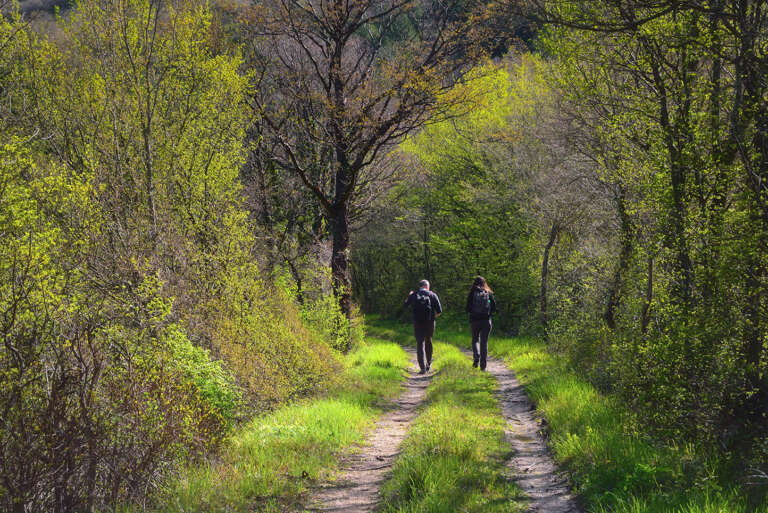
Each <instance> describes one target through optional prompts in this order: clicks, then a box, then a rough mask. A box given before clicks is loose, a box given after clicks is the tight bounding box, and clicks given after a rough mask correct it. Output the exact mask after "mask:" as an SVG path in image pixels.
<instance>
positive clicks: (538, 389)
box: [369, 318, 768, 513]
mask: <svg viewBox="0 0 768 513" xmlns="http://www.w3.org/2000/svg"><path fill="white" fill-rule="evenodd" d="M369 322H370V331H372V332H374V333H377V334H386V335H387V336H388V337H390V336H391V337H392V338H394V339H398V338H399V339H405V338H408V336H409V335H410V328H409V326H408V325H405V324H400V323H395V322H391V321H383V320H381V319H377V318H373V319H371V320H370V321H369ZM462 328H464V327H463V326H461V325H460V324H458V323H456V322H455V321H452V322H448V323H442V324H441V323H440V322H438V327H437V331H436V338H437V339H439V340H441V341H447V342H450V343H452V344H455V345H459V346H462V347H467V348H468V347H469V333H468V328H464V329H463V330H462ZM395 333H396V335H393V334H395ZM489 351H490V353H491V354H492V355H494V356H497V357H500V358H503V359H504V361H505V362H506V363H507V364H508V365H509V366H510V367H511V368H512V369H513V370H515V372H516V373H517V376H518V379H519V380H520V381H521V382H522V383H523V384H524V385H525V386H526V389H527V391H528V394H529V396H530V397H531V399H532V400H533V401H534V402H535V404H536V407H537V409H538V411H539V412H540V413H541V414H542V415H543V416H544V417H545V418H546V420H547V425H548V431H549V437H550V439H549V443H550V447H551V448H552V449H553V453H554V457H555V459H556V460H557V461H558V462H559V463H560V464H561V465H562V466H563V468H565V469H566V470H567V471H568V472H569V474H570V476H571V479H572V482H573V484H574V486H575V491H576V492H577V493H578V494H579V495H580V497H581V499H582V501H583V503H584V505H585V507H586V511H588V512H593V513H608V512H611V513H747V512H756V513H765V512H768V507H766V506H765V505H763V506H761V507H751V508H750V507H748V505H747V500H746V498H745V497H744V494H741V493H740V491H739V489H738V487H737V485H736V483H734V479H733V477H734V476H728V475H727V472H728V471H727V470H726V468H725V466H724V465H723V464H722V463H721V462H720V461H718V458H717V457H716V456H715V455H712V454H711V453H709V452H708V451H705V450H704V449H702V448H698V447H695V446H693V445H691V444H686V443H684V442H682V441H681V442H680V443H679V444H677V445H669V444H662V443H659V442H658V441H654V440H651V439H649V438H648V437H646V436H645V435H644V433H642V432H639V431H638V429H637V428H636V427H633V426H634V423H633V422H631V419H630V417H629V415H628V412H627V411H626V410H625V409H623V408H622V405H621V403H619V402H618V401H617V400H616V398H614V397H611V396H606V395H604V394H601V393H599V392H598V391H597V390H596V389H595V388H594V387H592V386H591V385H590V384H588V383H587V382H586V381H585V380H583V379H581V378H580V377H579V376H578V375H576V374H575V373H574V372H573V371H571V370H570V369H569V368H568V366H567V365H566V364H565V361H564V359H563V358H561V357H559V356H558V355H556V354H553V353H552V352H550V351H549V349H548V347H547V346H546V345H545V344H544V343H542V342H541V341H539V340H536V339H526V338H508V337H498V336H495V334H493V333H492V334H491V340H490V342H489ZM736 477H738V476H736ZM402 511H422V510H408V509H404V510H402ZM423 511H426V510H423ZM429 511H433V510H429ZM435 511H442V510H435ZM445 511H449V510H445Z"/></svg>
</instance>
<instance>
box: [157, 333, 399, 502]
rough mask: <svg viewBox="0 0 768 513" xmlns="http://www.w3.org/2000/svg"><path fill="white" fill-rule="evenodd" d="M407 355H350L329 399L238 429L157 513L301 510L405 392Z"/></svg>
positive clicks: (187, 474) (395, 349)
mask: <svg viewBox="0 0 768 513" xmlns="http://www.w3.org/2000/svg"><path fill="white" fill-rule="evenodd" d="M407 363H408V357H407V354H406V353H405V352H404V351H403V350H402V348H400V347H399V346H398V345H397V344H394V343H391V342H386V341H383V340H377V339H370V338H369V339H368V343H367V344H366V345H363V346H361V347H359V348H357V349H356V350H355V351H354V352H352V353H350V354H349V355H347V356H346V357H345V371H344V372H345V375H344V377H343V378H342V379H341V380H340V381H341V383H340V384H339V385H338V387H337V389H336V390H334V391H332V392H331V393H330V394H329V396H328V397H325V398H321V399H317V398H315V399H311V400H310V399H308V400H304V401H297V402H294V403H292V404H288V405H286V406H283V407H282V408H280V409H278V410H276V411H274V412H272V413H269V414H267V415H264V416H261V417H258V418H256V419H254V420H253V421H251V422H250V423H249V424H247V425H245V426H243V427H241V428H239V429H237V430H236V431H235V433H234V434H233V435H232V436H231V438H230V439H229V440H228V441H227V443H226V445H225V447H224V449H223V451H222V454H221V455H220V456H219V458H218V459H217V460H216V461H212V462H205V463H203V464H197V465H192V466H190V467H189V468H187V469H186V470H185V471H184V472H182V474H181V476H180V477H179V478H178V479H176V480H174V481H173V482H171V483H170V484H169V485H168V486H167V488H166V489H165V490H163V491H162V493H161V497H160V500H159V503H160V504H161V506H160V507H159V508H157V511H161V512H163V513H182V512H183V513H192V512H200V513H202V512H206V513H213V512H227V513H230V512H232V513H234V512H246V511H247V512H251V511H259V512H265V513H266V512H278V511H285V510H286V509H291V508H295V507H299V506H300V505H301V503H302V502H303V500H304V498H305V497H306V493H307V491H308V490H309V488H310V487H311V486H312V485H313V484H314V483H316V482H317V481H323V480H327V479H330V478H332V477H333V474H334V472H335V471H337V470H338V456H339V454H340V453H341V452H342V451H344V450H346V449H348V448H350V446H352V445H353V444H355V443H358V442H360V441H362V440H363V437H364V435H365V433H366V432H367V430H368V429H370V427H371V426H372V424H373V422H374V420H375V418H376V417H377V415H378V414H379V413H380V409H381V407H382V406H384V405H385V404H387V403H388V402H390V401H391V400H392V399H393V398H394V397H396V396H397V395H398V394H399V392H400V387H399V383H400V382H401V381H402V379H403V376H404V373H403V368H404V367H405V366H406V365H407Z"/></svg>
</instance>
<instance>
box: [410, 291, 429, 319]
mask: <svg viewBox="0 0 768 513" xmlns="http://www.w3.org/2000/svg"><path fill="white" fill-rule="evenodd" d="M415 294H416V296H415V297H414V298H413V320H415V321H420V322H424V321H431V320H432V299H431V298H430V297H429V292H426V291H425V292H424V293H423V294H422V293H421V291H418V292H416V293H415Z"/></svg>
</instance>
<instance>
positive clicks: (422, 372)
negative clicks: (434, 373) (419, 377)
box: [419, 369, 427, 374]
mask: <svg viewBox="0 0 768 513" xmlns="http://www.w3.org/2000/svg"><path fill="white" fill-rule="evenodd" d="M426 373H427V371H425V370H424V369H419V374H426Z"/></svg>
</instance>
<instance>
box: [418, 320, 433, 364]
mask: <svg viewBox="0 0 768 513" xmlns="http://www.w3.org/2000/svg"><path fill="white" fill-rule="evenodd" d="M413 334H414V335H415V336H416V355H417V358H418V360H419V369H421V370H427V367H429V366H430V365H432V335H434V334H435V321H425V322H414V323H413Z"/></svg>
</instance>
